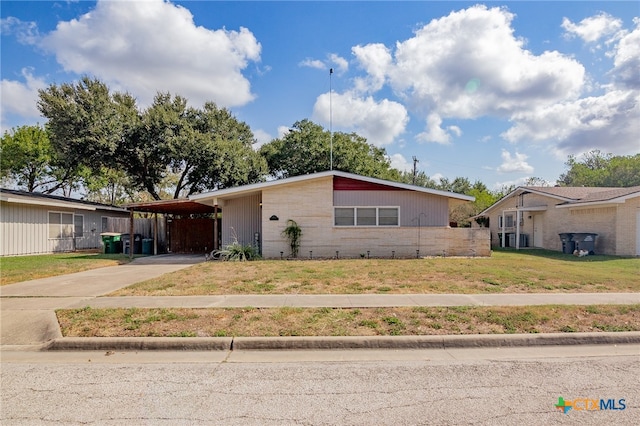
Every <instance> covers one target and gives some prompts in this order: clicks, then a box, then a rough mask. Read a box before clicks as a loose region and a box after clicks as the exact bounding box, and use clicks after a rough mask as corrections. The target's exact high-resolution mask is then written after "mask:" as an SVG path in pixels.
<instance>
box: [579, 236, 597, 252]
mask: <svg viewBox="0 0 640 426" xmlns="http://www.w3.org/2000/svg"><path fill="white" fill-rule="evenodd" d="M597 236H598V234H594V233H592V232H577V233H575V234H573V240H574V241H575V244H576V250H578V251H580V250H585V251H588V252H589V254H595V251H594V250H595V246H596V237H597Z"/></svg>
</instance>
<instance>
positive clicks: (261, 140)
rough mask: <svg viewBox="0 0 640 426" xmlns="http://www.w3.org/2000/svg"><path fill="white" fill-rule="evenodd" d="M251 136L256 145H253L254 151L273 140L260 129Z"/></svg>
mask: <svg viewBox="0 0 640 426" xmlns="http://www.w3.org/2000/svg"><path fill="white" fill-rule="evenodd" d="M253 136H254V137H255V138H256V143H254V144H253V149H255V150H258V149H259V148H260V147H261V146H262V145H264V144H267V143H269V142H271V141H272V140H273V136H271V135H270V134H269V133H268V132H266V131H264V130H262V129H257V130H253Z"/></svg>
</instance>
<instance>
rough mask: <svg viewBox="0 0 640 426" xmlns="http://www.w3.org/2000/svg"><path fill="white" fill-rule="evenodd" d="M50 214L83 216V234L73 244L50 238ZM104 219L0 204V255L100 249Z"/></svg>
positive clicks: (94, 214)
mask: <svg viewBox="0 0 640 426" xmlns="http://www.w3.org/2000/svg"><path fill="white" fill-rule="evenodd" d="M49 212H62V213H71V214H74V215H76V216H82V217H83V229H82V235H77V236H76V238H75V241H74V239H73V238H59V239H50V238H49ZM103 216H106V214H105V213H100V212H95V211H90V210H73V209H64V208H60V207H47V206H35V205H28V204H17V203H4V202H3V203H2V206H1V212H0V256H17V255H27V254H40V253H55V252H64V251H72V250H83V249H95V248H100V247H101V246H102V238H101V237H100V233H101V232H102V217H103ZM127 222H128V220H127Z"/></svg>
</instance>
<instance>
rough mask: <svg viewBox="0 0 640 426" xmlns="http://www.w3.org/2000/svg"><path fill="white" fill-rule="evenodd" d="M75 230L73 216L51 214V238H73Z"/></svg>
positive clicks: (68, 214)
mask: <svg viewBox="0 0 640 426" xmlns="http://www.w3.org/2000/svg"><path fill="white" fill-rule="evenodd" d="M73 228H74V222H73V214H71V213H58V212H49V238H71V237H73Z"/></svg>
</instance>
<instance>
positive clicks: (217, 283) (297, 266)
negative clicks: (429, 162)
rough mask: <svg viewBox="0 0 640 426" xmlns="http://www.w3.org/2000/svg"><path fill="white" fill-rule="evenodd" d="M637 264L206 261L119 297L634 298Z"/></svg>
mask: <svg viewBox="0 0 640 426" xmlns="http://www.w3.org/2000/svg"><path fill="white" fill-rule="evenodd" d="M638 276H640V259H635V258H620V257H615V256H586V257H581V258H578V257H575V256H572V255H567V254H562V253H558V252H551V251H544V250H527V251H519V252H516V251H508V250H500V251H495V252H494V253H493V255H492V256H491V257H475V258H454V257H447V258H440V257H434V258H425V259H395V260H393V259H340V260H295V261H283V260H259V261H252V262H220V261H215V262H207V263H201V264H198V265H194V266H192V267H190V268H187V269H183V270H181V271H178V272H174V273H170V274H166V275H163V276H162V277H160V278H156V279H154V280H150V281H145V282H141V283H138V284H135V285H133V286H130V287H127V288H124V289H121V290H118V291H116V292H114V293H112V295H117V296H147V295H153V296H183V295H216V294H363V293H378V294H391V293H463V294H469V293H544V292H638V291H640V280H639V279H638Z"/></svg>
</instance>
